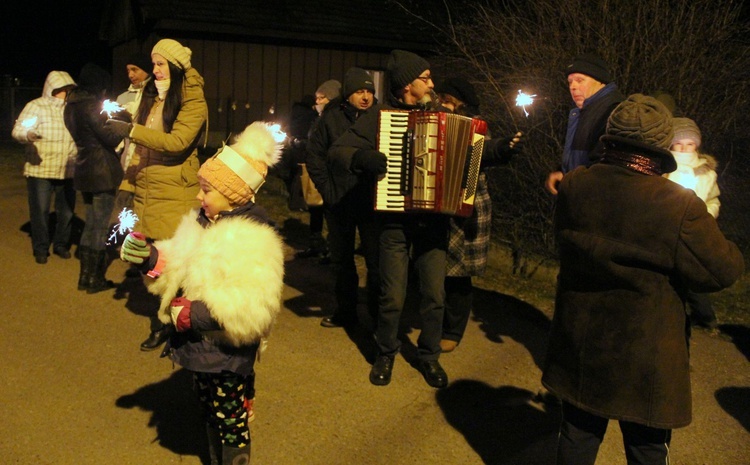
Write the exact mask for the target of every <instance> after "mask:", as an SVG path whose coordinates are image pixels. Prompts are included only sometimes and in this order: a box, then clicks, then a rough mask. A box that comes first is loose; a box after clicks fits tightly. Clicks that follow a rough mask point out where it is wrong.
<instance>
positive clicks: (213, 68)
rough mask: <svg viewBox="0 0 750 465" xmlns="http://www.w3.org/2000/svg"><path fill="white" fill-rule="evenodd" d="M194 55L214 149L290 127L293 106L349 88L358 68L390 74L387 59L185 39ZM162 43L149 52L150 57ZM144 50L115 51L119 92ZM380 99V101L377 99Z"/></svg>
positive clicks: (346, 52) (366, 54) (127, 46)
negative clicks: (326, 86)
mask: <svg viewBox="0 0 750 465" xmlns="http://www.w3.org/2000/svg"><path fill="white" fill-rule="evenodd" d="M176 40H179V41H180V43H182V44H183V45H185V46H187V47H189V48H190V49H191V50H192V51H193V56H192V64H193V67H194V68H195V69H197V70H198V72H199V73H201V75H202V76H203V78H204V80H205V87H204V92H205V95H206V100H207V102H208V106H209V129H210V134H211V135H210V138H209V145H212V146H218V145H220V144H221V141H222V140H224V139H226V138H227V137H228V136H229V135H230V134H231V133H237V132H239V131H241V130H242V129H243V128H244V127H245V126H246V125H248V124H250V123H251V122H253V121H257V120H266V121H278V122H280V123H282V125H284V124H285V123H286V120H287V118H288V115H289V112H290V109H291V106H292V104H293V103H294V102H296V101H299V100H300V99H301V98H302V96H303V95H305V94H314V93H315V90H316V89H317V87H318V86H319V85H320V84H321V83H322V82H323V81H326V80H328V79H337V80H339V81H342V82H343V77H344V73H345V72H346V70H347V69H349V68H350V67H352V66H358V67H361V68H365V69H368V70H384V69H385V64H386V61H387V59H388V54H387V53H371V52H359V51H351V50H334V49H320V48H312V47H296V46H281V45H274V44H254V43H243V42H229V41H217V40H201V39H194V38H187V39H180V38H176ZM155 42H156V38H153V39H152V40H151V41H150V42H148V45H147V46H145V47H144V50H146V53H148V52H149V51H150V49H151V47H152V46H153V44H154V43H155ZM135 50H138V44H137V43H135V42H134V41H132V42H129V43H126V44H123V45H120V46H118V47H116V48H115V49H114V51H113V53H114V55H113V60H112V62H113V66H114V72H113V75H114V78H115V89H125V88H126V87H127V85H128V81H127V75H126V72H125V63H124V60H125V59H126V57H127V56H128V55H130V54H131V53H132V52H133V51H135ZM377 97H378V98H380V95H377Z"/></svg>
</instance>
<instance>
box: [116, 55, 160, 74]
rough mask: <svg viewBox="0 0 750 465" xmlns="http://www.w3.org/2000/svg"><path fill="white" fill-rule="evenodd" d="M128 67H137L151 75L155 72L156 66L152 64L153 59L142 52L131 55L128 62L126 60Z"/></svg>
mask: <svg viewBox="0 0 750 465" xmlns="http://www.w3.org/2000/svg"><path fill="white" fill-rule="evenodd" d="M160 55H161V54H160ZM162 56H163V55H162ZM164 58H166V57H164ZM127 65H135V66H137V67H139V68H141V69H142V70H143V71H145V72H146V74H151V73H152V72H153V70H154V64H153V63H152V62H151V57H150V56H148V55H145V54H143V53H141V52H136V53H133V54H131V55H130V56H129V57H128V58H127V60H125V66H127Z"/></svg>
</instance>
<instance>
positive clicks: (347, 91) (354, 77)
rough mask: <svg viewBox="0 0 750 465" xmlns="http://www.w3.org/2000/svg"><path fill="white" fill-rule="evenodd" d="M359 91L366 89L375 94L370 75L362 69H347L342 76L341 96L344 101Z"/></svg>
mask: <svg viewBox="0 0 750 465" xmlns="http://www.w3.org/2000/svg"><path fill="white" fill-rule="evenodd" d="M360 89H367V90H369V91H370V92H372V93H373V94H374V93H375V84H374V83H373V81H372V76H370V73H368V72H367V71H365V70H364V69H362V68H349V69H348V70H346V74H345V75H344V87H343V88H342V89H341V90H342V91H343V92H342V94H341V96H342V97H344V98H345V99H347V98H349V96H350V95H352V94H353V93H355V92H356V91H358V90H360Z"/></svg>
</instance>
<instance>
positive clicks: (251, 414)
mask: <svg viewBox="0 0 750 465" xmlns="http://www.w3.org/2000/svg"><path fill="white" fill-rule="evenodd" d="M245 410H247V422H248V423H251V422H252V421H254V420H255V398H254V397H253V398H252V399H248V398H247V397H246V398H245Z"/></svg>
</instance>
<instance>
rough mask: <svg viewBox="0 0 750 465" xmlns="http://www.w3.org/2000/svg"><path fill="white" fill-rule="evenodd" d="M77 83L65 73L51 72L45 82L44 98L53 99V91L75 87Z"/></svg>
mask: <svg viewBox="0 0 750 465" xmlns="http://www.w3.org/2000/svg"><path fill="white" fill-rule="evenodd" d="M75 85H76V82H75V81H74V80H73V78H72V77H70V74H68V73H66V72H65V71H50V73H49V74H48V75H47V78H46V79H45V80H44V89H43V90H42V96H43V97H52V91H54V90H57V89H60V88H62V87H66V86H75Z"/></svg>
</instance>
